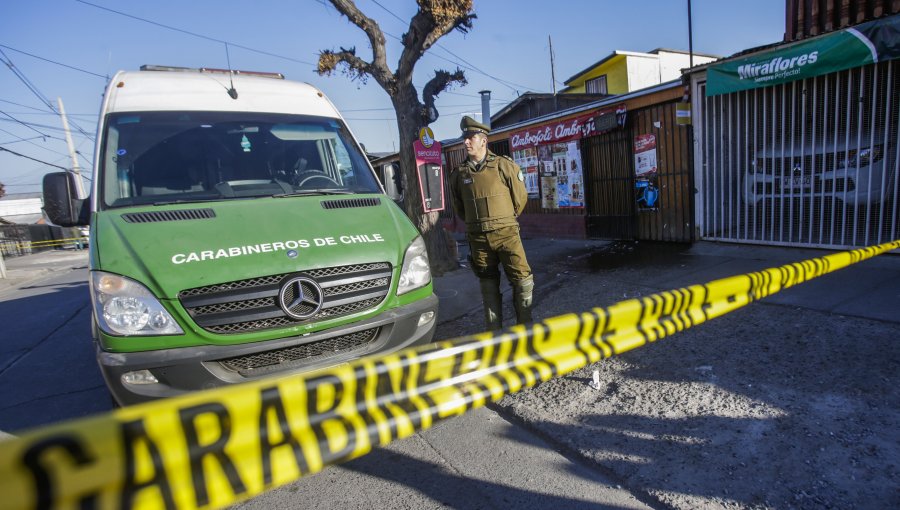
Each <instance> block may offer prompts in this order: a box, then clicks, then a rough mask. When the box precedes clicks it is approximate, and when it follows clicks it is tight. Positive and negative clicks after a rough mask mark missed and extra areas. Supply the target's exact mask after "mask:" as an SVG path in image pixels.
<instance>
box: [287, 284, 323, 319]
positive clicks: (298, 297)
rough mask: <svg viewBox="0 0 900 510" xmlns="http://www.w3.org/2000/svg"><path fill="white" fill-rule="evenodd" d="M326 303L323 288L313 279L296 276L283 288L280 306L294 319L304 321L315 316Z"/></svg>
mask: <svg viewBox="0 0 900 510" xmlns="http://www.w3.org/2000/svg"><path fill="white" fill-rule="evenodd" d="M323 301H324V293H323V292H322V287H319V284H318V283H316V282H315V280H313V279H311V278H307V277H306V276H296V277H294V278H291V279H290V280H288V281H287V282H285V283H284V285H282V286H281V291H280V292H279V293H278V304H279V305H281V309H282V310H284V313H286V314H287V315H288V317H291V318H293V319H297V320H303V319H308V318H310V317H312V316H313V315H315V314H316V313H317V312H318V311H319V310H320V309H321V308H322V302H323Z"/></svg>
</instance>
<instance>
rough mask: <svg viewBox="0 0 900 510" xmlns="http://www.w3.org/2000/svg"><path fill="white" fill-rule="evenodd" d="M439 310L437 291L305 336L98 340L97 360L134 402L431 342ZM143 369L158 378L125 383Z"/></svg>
mask: <svg viewBox="0 0 900 510" xmlns="http://www.w3.org/2000/svg"><path fill="white" fill-rule="evenodd" d="M437 309H438V299H437V297H436V296H435V295H434V294H432V295H430V296H428V297H427V298H425V299H422V300H420V301H416V302H415V303H412V304H409V305H406V306H402V307H399V308H395V309H392V310H388V311H386V312H384V313H382V314H380V315H378V316H375V317H372V318H370V319H367V320H363V321H359V322H354V323H352V324H349V325H346V326H342V327H337V328H332V329H329V330H326V331H319V332H316V333H310V334H308V335H304V336H300V337H290V338H282V339H278V340H269V341H265V342H254V343H249V344H240V345H229V346H202V347H186V348H179V349H165V350H157V351H144V352H131V353H118V352H107V351H104V350H102V349H101V348H100V347H99V342H94V343H95V346H96V347H97V362H98V364H99V365H100V371H101V372H102V374H103V378H104V379H105V380H106V385H107V387H108V388H109V391H110V393H112V395H113V398H114V399H115V400H116V401H117V402H118V403H120V404H122V405H130V404H136V403H140V402H145V401H149V400H154V399H158V398H164V397H171V396H175V395H180V394H184V393H188V392H192V391H197V390H204V389H209V388H215V387H218V386H224V385H227V384H235V383H239V382H245V381H251V380H255V379H260V378H262V377H266V376H270V375H275V374H279V375H283V374H289V373H295V372H303V371H307V370H312V369H319V368H323V367H328V366H334V365H339V364H341V363H346V362H349V361H352V360H354V359H357V358H360V357H363V356H367V355H370V354H385V353H388V352H393V351H396V350H399V349H404V348H406V347H411V346H414V345H421V344H426V343H429V342H431V341H432V338H433V337H434V331H435V328H436V326H437ZM429 312H430V313H432V318H431V320H429V321H427V322H425V323H424V324H422V325H419V318H420V317H422V316H423V314H427V313H429ZM348 338H353V339H359V338H363V339H364V341H363V342H361V343H360V345H358V346H355V347H350V348H346V346H347V345H348V343H347V342H345V341H344V340H345V339H348ZM322 346H325V347H322ZM342 346H343V347H344V348H341V347H342ZM333 349H337V350H336V351H335V350H333ZM310 350H313V351H315V352H317V354H316V355H314V356H306V355H305V354H304V353H308V352H310ZM319 351H322V352H319ZM298 353H299V354H298ZM138 370H149V371H150V372H151V373H152V374H153V376H154V377H155V378H156V379H157V381H158V382H154V383H145V384H130V383H125V382H123V377H122V376H123V375H125V374H127V373H129V372H134V371H138Z"/></svg>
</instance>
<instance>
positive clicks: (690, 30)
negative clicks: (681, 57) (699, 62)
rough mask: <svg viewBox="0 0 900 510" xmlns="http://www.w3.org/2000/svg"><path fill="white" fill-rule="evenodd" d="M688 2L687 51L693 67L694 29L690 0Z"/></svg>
mask: <svg viewBox="0 0 900 510" xmlns="http://www.w3.org/2000/svg"><path fill="white" fill-rule="evenodd" d="M687 3H688V6H687V7H688V53H689V54H690V62H691V67H694V31H693V27H691V0H687Z"/></svg>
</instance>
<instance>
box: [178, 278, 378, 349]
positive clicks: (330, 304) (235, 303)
mask: <svg viewBox="0 0 900 510" xmlns="http://www.w3.org/2000/svg"><path fill="white" fill-rule="evenodd" d="M299 274H302V275H305V276H308V277H311V278H312V279H314V280H315V281H316V282H317V283H318V284H319V286H321V288H322V291H323V296H322V306H321V308H320V309H319V311H318V312H317V313H316V314H315V315H313V316H312V317H310V318H308V319H305V320H294V319H292V318H290V317H289V316H288V315H287V314H285V313H284V311H283V310H282V309H281V306H280V305H279V302H278V294H279V291H280V290H281V285H282V283H284V282H286V281H288V280H289V279H291V278H292V277H294V276H297V275H299ZM390 286H391V265H390V264H389V263H387V262H380V263H371V264H355V265H348V266H336V267H329V268H322V269H314V270H310V271H304V272H301V273H285V274H278V275H270V276H264V277H259V278H250V279H246V280H237V281H233V282H225V283H220V284H215V285H207V286H204V287H197V288H193V289H187V290H184V291H182V292H180V293H179V294H178V298H179V300H180V301H181V304H182V305H183V306H184V308H185V309H186V310H187V312H188V313H189V314H190V316H191V317H192V318H193V320H194V321H195V322H196V323H197V325H198V326H200V327H201V328H203V329H205V330H206V331H209V332H212V333H218V334H238V333H248V332H253V331H261V330H267V329H273V328H282V327H292V326H296V325H298V324H309V323H315V322H318V321H322V320H325V319H332V318H335V317H340V316H343V315H349V314H353V313H358V312H362V311H365V310H369V309H372V308H375V307H377V306H378V305H379V304H380V303H381V302H382V301H383V300H384V298H385V297H386V296H387V293H388V291H389V290H390Z"/></svg>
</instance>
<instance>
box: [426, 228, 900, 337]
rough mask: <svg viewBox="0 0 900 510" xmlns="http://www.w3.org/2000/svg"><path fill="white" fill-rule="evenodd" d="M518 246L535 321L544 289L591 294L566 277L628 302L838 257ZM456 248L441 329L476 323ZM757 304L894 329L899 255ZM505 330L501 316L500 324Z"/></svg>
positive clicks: (723, 249) (609, 245) (581, 242)
mask: <svg viewBox="0 0 900 510" xmlns="http://www.w3.org/2000/svg"><path fill="white" fill-rule="evenodd" d="M523 242H524V245H525V251H526V253H527V256H528V262H529V264H530V265H531V267H532V270H533V271H534V273H535V301H536V305H535V320H540V319H545V318H547V316H545V315H543V314H542V313H541V307H540V301H541V300H542V299H543V297H544V295H545V294H546V292H545V291H546V290H547V289H553V288H555V287H557V286H559V285H568V286H570V287H571V292H579V293H585V294H588V295H589V294H590V290H589V289H581V288H579V287H578V282H577V278H576V281H574V282H573V281H572V279H573V278H572V277H571V275H570V274H569V273H571V274H577V273H596V272H602V273H604V277H605V279H606V280H608V281H611V282H613V281H614V282H617V283H618V284H619V285H622V286H624V287H626V288H628V286H629V285H630V286H631V289H632V290H631V291H626V292H625V293H624V295H622V299H626V298H632V297H638V296H639V295H641V294H644V295H646V294H648V293H653V292H658V291H664V290H671V289H676V288H680V287H687V286H690V285H695V284H704V283H707V282H710V281H712V280H716V279H719V278H725V277H729V276H735V275H740V274H744V273H749V272H753V271H759V270H762V269H767V268H770V267H777V266H781V265H785V264H789V263H792V262H798V261H803V260H807V259H811V258H815V257H822V256H825V255H830V254H833V253H836V252H835V251H833V250H817V249H803V248H782V247H773V246H758V245H738V244H729V243H715V242H705V241H701V242H697V243H694V244H693V245H685V244H667V243H648V242H644V243H641V242H638V243H621V242H613V241H599V240H586V239H578V240H573V239H525V240H524V241H523ZM458 246H459V252H460V260H461V261H462V265H461V267H460V268H459V269H457V270H456V271H452V272H449V273H446V274H444V275H442V276H439V277H436V278H435V280H434V288H435V294H437V296H438V297H439V298H440V313H439V316H440V318H439V322H440V323H442V324H443V323H446V322H449V321H453V320H456V319H458V318H460V317H462V316H464V315H469V314H477V315H478V317H479V319H480V317H481V295H480V290H479V287H478V281H477V279H476V278H475V275H474V274H473V273H472V271H471V269H469V268H468V262H467V261H465V256H466V254H467V253H468V246H467V245H466V244H465V241H464V238H463V239H462V240H459V239H458ZM502 288H503V289H504V303H506V304H508V303H507V302H508V301H509V300H510V297H509V285H508V283H507V282H506V281H505V278H504V281H503V286H502ZM586 297H587V296H586ZM584 301H585V303H586V306H585V310H587V309H589V308H590V307H594V306H608V305H611V304H613V303H614V302H605V301H604V302H599V301H598V302H592V301H591V300H590V298H589V297H588V298H587V299H585V300H584ZM763 302H765V303H770V304H779V305H785V306H795V307H799V308H805V309H810V310H819V311H822V312H826V313H831V314H838V315H847V316H853V317H860V318H865V319H875V320H881V321H889V322H895V323H900V254H897V253H886V254H883V255H880V256H878V257H875V258H873V259H869V260H866V261H864V262H860V263H857V264H854V265H852V266H850V267H847V268H845V269H842V270H839V271H836V272H834V273H830V274H827V275H825V276H821V277H819V278H816V279H813V280H811V281H808V282H806V283H802V284H800V285H797V286H795V287H792V288H790V289H787V290H784V291H782V292H779V293H778V294H775V295H773V296H769V297H767V298H765V299H764V300H763ZM585 310H571V311H572V312H580V311H585ZM509 324H510V318H509V313H507V314H506V320H505V321H504V325H505V326H508V325H509Z"/></svg>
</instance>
